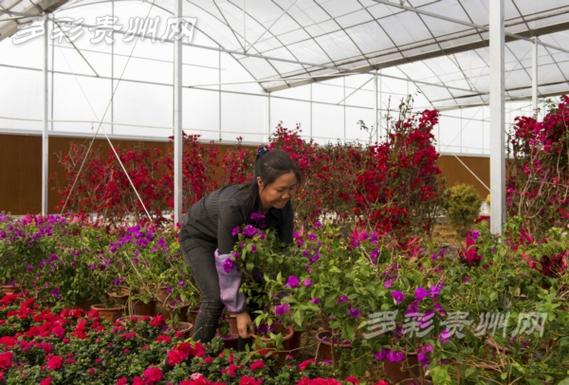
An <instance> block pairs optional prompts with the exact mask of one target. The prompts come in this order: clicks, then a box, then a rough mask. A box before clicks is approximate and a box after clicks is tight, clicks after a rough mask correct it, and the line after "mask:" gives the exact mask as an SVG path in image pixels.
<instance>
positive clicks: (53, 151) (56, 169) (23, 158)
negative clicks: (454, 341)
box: [0, 135, 490, 214]
mask: <svg viewBox="0 0 569 385" xmlns="http://www.w3.org/2000/svg"><path fill="white" fill-rule="evenodd" d="M90 140H91V139H81V138H67V137H51V138H50V139H49V152H50V156H49V169H50V171H49V173H50V191H49V211H50V212H55V207H56V205H57V203H58V199H60V198H59V197H58V196H57V194H56V192H55V186H57V185H59V186H61V185H62V183H63V178H64V170H63V169H62V167H61V166H60V165H59V162H58V157H59V156H63V155H65V153H66V152H67V150H68V148H69V145H70V143H72V142H77V143H85V144H88V143H89V142H90ZM132 143H137V145H139V146H142V147H148V148H153V147H157V146H158V147H160V148H162V149H163V150H170V149H171V148H172V145H171V144H169V143H165V142H146V141H137V142H133V141H127V140H116V139H113V144H114V145H115V146H119V147H121V148H128V147H129V146H130V145H131V144H132ZM226 148H228V146H226V145H219V149H220V150H221V151H222V152H223V151H224V150H225V149H226ZM107 149H108V143H107V142H106V140H105V139H97V140H96V141H95V143H94V145H93V148H92V150H91V151H101V150H102V151H105V152H106V151H107ZM460 158H461V160H462V161H463V162H464V163H465V164H466V165H467V166H468V167H469V168H470V169H472V171H474V172H475V173H476V174H477V175H478V177H479V178H480V179H482V180H483V181H484V183H486V184H487V185H488V184H489V180H490V175H489V172H490V163H489V158H487V157H469V156H461V157H460ZM439 166H440V167H441V169H442V171H443V177H444V178H445V179H446V181H447V184H448V185H449V186H452V185H454V184H457V183H468V184H471V185H473V186H474V187H475V188H476V189H477V191H478V192H479V193H480V196H481V198H483V199H484V198H486V195H487V194H488V191H487V190H486V189H485V188H484V187H483V186H482V184H480V182H478V181H477V180H476V179H475V178H474V177H473V176H472V175H471V174H470V173H469V172H468V171H467V169H466V168H465V167H464V166H463V165H462V164H460V162H459V161H458V160H457V159H456V158H455V157H454V156H447V155H442V156H441V157H440V159H439ZM2 211H4V212H7V213H12V214H25V213H39V212H40V211H41V137H40V136H37V135H0V212H2Z"/></svg>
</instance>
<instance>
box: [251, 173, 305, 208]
mask: <svg viewBox="0 0 569 385" xmlns="http://www.w3.org/2000/svg"><path fill="white" fill-rule="evenodd" d="M257 185H258V186H259V197H260V198H261V204H262V206H263V211H267V210H269V209H270V208H271V207H274V208H276V209H282V208H283V207H285V205H286V204H287V202H288V201H289V200H290V199H291V198H292V197H293V196H294V194H295V193H296V190H297V187H298V181H297V180H296V176H295V175H294V173H293V172H292V171H289V172H288V173H286V174H283V175H281V176H279V177H278V178H277V179H276V180H275V181H274V182H273V183H271V184H268V185H265V184H264V183H263V181H262V180H261V178H260V177H257Z"/></svg>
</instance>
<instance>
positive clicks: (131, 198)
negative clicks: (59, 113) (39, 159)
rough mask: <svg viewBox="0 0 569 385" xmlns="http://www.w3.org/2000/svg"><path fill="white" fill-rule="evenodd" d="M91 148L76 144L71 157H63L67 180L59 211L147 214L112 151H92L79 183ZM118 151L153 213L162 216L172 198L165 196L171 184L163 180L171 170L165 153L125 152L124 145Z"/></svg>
mask: <svg viewBox="0 0 569 385" xmlns="http://www.w3.org/2000/svg"><path fill="white" fill-rule="evenodd" d="M87 149H88V148H87V146H85V145H81V144H76V143H73V144H72V145H71V146H70V148H69V151H68V152H67V154H65V155H63V156H62V157H60V160H59V162H60V164H61V165H62V166H63V169H64V170H65V173H66V179H65V182H64V183H65V185H64V186H62V188H61V189H60V190H59V196H60V199H61V200H60V202H59V205H58V208H57V209H58V210H60V209H62V208H65V211H72V212H82V213H98V214H101V215H103V216H105V217H106V218H109V219H113V218H118V217H124V216H125V215H129V214H131V215H132V214H136V213H142V214H143V213H144V211H143V209H142V207H141V205H140V203H139V201H138V198H137V197H136V195H135V194H134V192H133V191H132V187H131V185H130V182H129V181H128V179H127V177H126V175H125V173H124V172H123V170H122V168H121V167H120V165H119V163H118V161H117V159H116V157H115V155H114V153H113V152H112V150H111V149H110V148H109V150H108V152H107V153H106V154H104V153H102V152H96V151H91V152H90V153H89V156H88V158H87V160H86V161H85V164H84V166H83V169H82V170H81V174H80V175H79V177H78V178H77V181H76V182H75V178H76V176H77V174H78V172H79V170H80V168H81V164H82V162H83V159H84V158H85V154H86V153H87ZM116 150H117V152H118V154H119V157H120V159H121V162H122V163H123V164H124V166H125V168H126V170H127V171H128V173H129V175H130V177H131V180H132V183H133V184H134V186H135V187H136V189H137V190H138V192H139V194H140V196H141V198H142V200H143V201H144V203H145V204H146V205H147V209H148V210H149V212H150V213H151V214H158V215H160V213H161V210H163V208H164V206H165V205H166V204H167V203H168V202H167V199H168V198H169V197H170V195H171V194H170V195H167V194H165V192H166V191H167V189H168V185H167V184H165V183H163V182H164V181H163V180H162V178H163V176H164V175H165V174H167V171H168V169H167V164H165V162H164V161H163V154H162V151H161V150H160V149H159V148H154V149H152V150H150V149H143V148H139V147H135V148H133V149H129V150H122V148H121V147H120V146H116ZM74 184H75V185H74ZM68 196H69V199H68V200H67V197H68ZM66 200H67V201H66ZM165 200H166V201H165Z"/></svg>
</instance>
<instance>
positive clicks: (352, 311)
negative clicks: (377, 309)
mask: <svg viewBox="0 0 569 385" xmlns="http://www.w3.org/2000/svg"><path fill="white" fill-rule="evenodd" d="M348 314H349V315H350V317H352V318H358V317H359V316H361V315H362V312H361V311H360V309H358V308H357V307H352V306H350V307H349V308H348Z"/></svg>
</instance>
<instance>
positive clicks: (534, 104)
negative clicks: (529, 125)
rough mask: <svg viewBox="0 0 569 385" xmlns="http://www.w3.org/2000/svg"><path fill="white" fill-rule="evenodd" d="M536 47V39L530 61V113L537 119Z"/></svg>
mask: <svg viewBox="0 0 569 385" xmlns="http://www.w3.org/2000/svg"><path fill="white" fill-rule="evenodd" d="M538 48H539V47H538V45H537V37H536V38H535V39H534V42H533V50H532V53H533V55H532V61H531V65H532V68H531V69H532V71H531V106H532V112H533V116H534V118H536V119H537V114H538V112H539V110H538V107H537V82H538V80H539V79H538V77H537V65H538V63H537V54H538Z"/></svg>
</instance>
